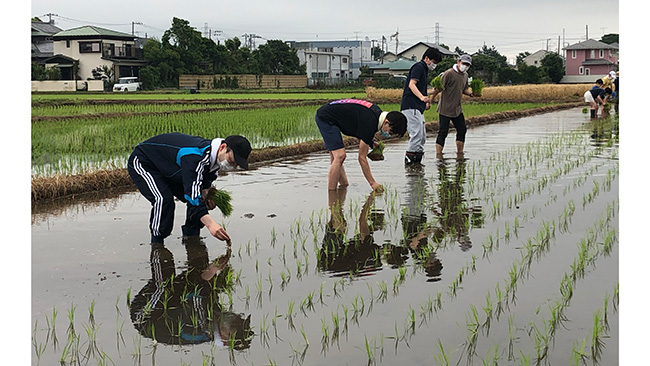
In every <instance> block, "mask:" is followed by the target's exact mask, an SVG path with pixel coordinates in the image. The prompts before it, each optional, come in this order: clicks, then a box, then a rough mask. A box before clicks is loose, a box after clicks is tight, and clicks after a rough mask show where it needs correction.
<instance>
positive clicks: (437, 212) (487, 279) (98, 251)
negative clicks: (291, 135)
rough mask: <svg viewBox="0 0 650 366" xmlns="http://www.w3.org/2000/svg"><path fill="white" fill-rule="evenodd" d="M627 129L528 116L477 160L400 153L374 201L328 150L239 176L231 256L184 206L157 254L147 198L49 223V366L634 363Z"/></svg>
mask: <svg viewBox="0 0 650 366" xmlns="http://www.w3.org/2000/svg"><path fill="white" fill-rule="evenodd" d="M616 128H617V123H615V124H614V125H613V126H612V124H611V123H610V124H607V123H605V124H594V123H591V122H590V121H589V120H588V116H586V115H584V114H582V113H581V112H580V109H570V110H565V111H559V112H553V113H547V114H542V115H537V116H532V117H525V118H520V119H516V120H511V121H505V122H502V123H498V124H492V125H486V126H480V127H475V128H471V129H470V130H469V131H468V134H467V142H466V152H465V154H464V156H463V157H457V156H456V153H455V151H454V148H455V146H454V144H453V138H454V134H453V131H452V132H451V133H450V136H449V137H448V140H447V146H446V148H445V149H446V151H445V153H444V156H443V158H442V159H436V157H435V153H434V151H435V150H434V141H435V137H434V136H429V139H428V142H427V146H426V152H425V158H424V160H423V163H424V166H422V167H420V168H410V167H409V168H407V167H404V163H403V158H404V151H405V148H406V144H407V141H406V140H400V141H390V142H388V143H387V144H386V149H385V150H384V154H385V160H383V161H378V162H371V163H370V164H371V169H372V172H373V175H374V176H375V178H376V179H377V181H378V182H380V183H382V184H383V185H384V186H385V188H386V191H385V192H384V193H383V194H381V195H376V196H374V195H371V194H370V193H371V192H370V187H369V185H368V184H367V183H366V181H365V179H364V178H363V176H362V174H361V169H360V168H359V165H358V163H357V162H356V150H355V149H348V158H347V160H346V162H345V167H346V172H347V174H348V179H349V181H350V186H349V187H347V189H345V190H339V191H336V192H328V190H327V172H328V168H329V156H328V154H327V153H326V152H321V153H315V154H309V155H306V156H303V157H298V158H291V159H285V160H282V161H277V162H273V163H268V164H264V165H259V166H257V167H255V168H254V169H252V170H250V171H246V172H235V173H228V175H226V176H222V177H220V178H219V179H217V181H216V182H215V185H216V186H217V187H218V188H221V189H225V190H227V191H229V192H230V193H231V194H232V197H233V201H232V204H233V207H234V212H233V214H232V215H231V216H230V217H228V218H222V217H221V215H220V214H219V213H218V212H216V211H214V212H212V216H213V217H214V218H215V219H216V220H217V222H220V223H222V225H224V226H225V227H226V229H227V231H228V233H229V234H230V236H231V238H232V240H233V244H232V249H231V252H227V249H226V245H225V244H224V243H223V242H220V241H218V240H216V239H214V238H212V237H203V238H202V239H201V240H198V241H197V240H191V241H188V242H182V239H181V238H180V235H181V234H180V226H181V225H182V223H183V221H184V218H185V207H184V205H183V204H181V203H179V204H177V206H176V216H175V222H176V223H175V227H174V231H173V233H172V236H170V237H169V238H168V239H167V240H166V242H165V247H164V248H161V247H157V248H152V247H151V245H150V244H149V232H148V217H149V211H150V205H149V203H148V202H147V201H146V200H145V199H144V198H143V197H141V195H140V194H139V193H138V192H125V193H123V194H120V195H116V196H115V197H113V198H108V199H104V200H94V201H86V202H84V201H79V202H78V203H75V204H71V205H67V206H65V207H63V208H59V209H56V210H51V211H47V210H42V209H35V210H34V213H33V215H32V232H31V235H32V326H33V332H32V333H33V335H32V344H33V346H32V364H39V362H40V364H41V365H49V364H53V363H59V364H64V365H76V364H83V365H85V364H101V365H109V364H115V365H126V364H135V365H224V364H232V365H237V364H239V365H301V364H304V365H360V364H377V365H394V364H397V363H398V362H399V363H404V364H413V365H424V364H426V365H447V364H468V365H473V364H496V363H498V364H500V365H521V364H536V363H539V364H551V365H569V364H575V365H578V364H582V363H583V362H587V363H589V364H592V363H593V364H602V365H612V364H616V363H617V359H618V329H619V327H618V249H619V246H618V217H619V215H618V214H619V212H618V211H619V201H618V184H619V163H618V132H617V130H616ZM203 234H204V235H207V232H206V231H205V230H203ZM220 257H221V259H219V258H220ZM226 260H227V263H226Z"/></svg>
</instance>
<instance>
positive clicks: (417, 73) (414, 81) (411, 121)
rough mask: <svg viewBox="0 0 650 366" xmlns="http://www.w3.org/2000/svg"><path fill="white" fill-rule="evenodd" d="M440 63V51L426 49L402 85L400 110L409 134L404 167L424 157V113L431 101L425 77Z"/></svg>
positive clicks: (425, 134) (425, 132)
mask: <svg viewBox="0 0 650 366" xmlns="http://www.w3.org/2000/svg"><path fill="white" fill-rule="evenodd" d="M440 61H442V54H441V53H440V51H438V50H437V49H436V48H433V47H430V48H428V49H427V50H426V51H425V52H424V54H423V55H422V60H420V62H417V63H416V64H414V65H413V66H411V69H410V70H409V73H408V76H407V78H406V83H405V84H404V92H403V93H402V103H401V106H400V109H401V111H402V114H404V116H406V121H407V124H406V129H407V131H408V133H409V144H408V146H407V148H406V156H405V157H404V163H405V164H406V165H410V164H414V163H420V162H421V161H422V156H423V155H424V144H425V143H426V140H427V131H426V128H425V125H424V123H425V121H424V111H425V110H426V109H429V108H430V107H431V101H430V100H429V97H427V75H428V72H429V71H433V69H435V68H436V64H437V63H439V62H440Z"/></svg>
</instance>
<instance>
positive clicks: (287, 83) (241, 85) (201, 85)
mask: <svg viewBox="0 0 650 366" xmlns="http://www.w3.org/2000/svg"><path fill="white" fill-rule="evenodd" d="M178 86H179V88H180V89H191V88H196V89H198V90H201V89H224V88H226V89H282V88H304V87H306V86H307V75H251V74H244V75H181V76H180V77H179V80H178Z"/></svg>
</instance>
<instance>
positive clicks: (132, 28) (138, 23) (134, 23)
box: [131, 22, 142, 36]
mask: <svg viewBox="0 0 650 366" xmlns="http://www.w3.org/2000/svg"><path fill="white" fill-rule="evenodd" d="M136 24H137V25H142V23H140V22H131V35H132V36H135V25H136Z"/></svg>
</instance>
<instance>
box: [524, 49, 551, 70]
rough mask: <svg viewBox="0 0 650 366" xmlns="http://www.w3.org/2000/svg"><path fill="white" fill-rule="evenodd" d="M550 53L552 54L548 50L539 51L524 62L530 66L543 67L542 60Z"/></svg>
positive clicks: (525, 58)
mask: <svg viewBox="0 0 650 366" xmlns="http://www.w3.org/2000/svg"><path fill="white" fill-rule="evenodd" d="M549 53H550V52H549V51H546V50H539V51H537V52H535V53H533V54H530V55H528V56H526V57H524V58H523V59H522V61H523V62H524V63H525V64H526V65H528V66H535V67H540V66H542V59H543V58H544V57H545V56H546V55H548V54H549Z"/></svg>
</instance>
